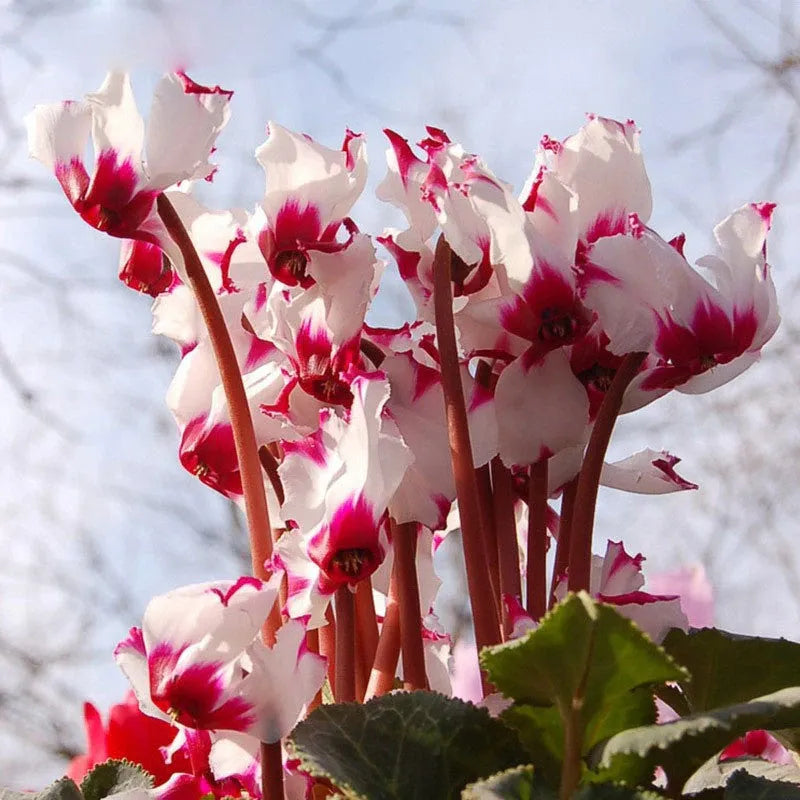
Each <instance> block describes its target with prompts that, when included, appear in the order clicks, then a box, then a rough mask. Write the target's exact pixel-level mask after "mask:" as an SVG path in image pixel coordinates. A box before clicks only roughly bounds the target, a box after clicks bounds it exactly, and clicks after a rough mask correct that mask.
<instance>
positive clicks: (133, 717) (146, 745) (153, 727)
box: [67, 692, 192, 786]
mask: <svg viewBox="0 0 800 800" xmlns="http://www.w3.org/2000/svg"><path fill="white" fill-rule="evenodd" d="M83 716H84V720H85V725H86V740H87V745H88V747H87V750H88V752H87V753H86V754H85V755H81V756H76V757H75V758H74V759H72V762H71V763H70V765H69V769H68V770H67V777H69V778H72V779H73V780H74V781H80V780H82V779H83V777H84V776H85V775H86V773H87V772H89V770H91V769H92V767H94V766H95V765H97V764H102V763H103V762H104V761H106V760H107V759H109V758H126V759H128V761H132V762H133V763H135V764H140V765H141V766H142V767H144V769H146V770H147V771H148V772H149V773H150V774H151V775H152V776H153V778H154V782H155V785H156V786H158V785H160V784H162V783H164V782H165V781H167V780H168V779H169V778H170V776H171V775H173V774H175V773H178V772H191V771H192V769H191V765H190V764H189V758H188V756H187V755H186V752H185V750H179V751H178V752H176V753H175V754H173V755H172V757H171V758H170V760H169V763H168V761H167V759H168V758H169V757H168V756H166V755H165V753H166V748H167V747H168V746H169V745H170V743H171V742H172V740H173V739H174V738H175V735H176V733H177V729H176V728H174V727H173V726H172V725H169V724H168V723H166V722H163V721H162V720H160V719H155V718H153V717H148V716H146V715H145V714H142V712H141V711H140V710H139V704H138V702H137V701H136V696H135V695H134V693H133V692H128V693H127V694H126V695H125V700H124V702H122V703H117V704H116V705H113V706H111V709H110V710H109V713H108V726H107V727H106V726H104V725H103V720H102V717H101V716H100V712H99V711H98V710H97V709H96V708H95V707H94V706H93V705H92V704H91V703H84V706H83Z"/></svg>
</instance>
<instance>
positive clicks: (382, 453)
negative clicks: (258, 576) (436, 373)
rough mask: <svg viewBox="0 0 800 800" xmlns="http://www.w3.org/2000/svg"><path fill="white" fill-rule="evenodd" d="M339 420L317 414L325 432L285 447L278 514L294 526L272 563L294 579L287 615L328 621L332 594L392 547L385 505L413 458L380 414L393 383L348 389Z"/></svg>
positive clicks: (313, 622)
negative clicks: (349, 397) (347, 403)
mask: <svg viewBox="0 0 800 800" xmlns="http://www.w3.org/2000/svg"><path fill="white" fill-rule="evenodd" d="M351 389H352V392H353V402H352V405H351V407H350V409H349V411H348V412H345V413H344V414H342V415H339V414H337V413H335V412H334V411H333V410H332V409H324V410H323V411H322V412H321V413H320V427H319V430H317V431H316V432H315V433H313V434H311V435H310V436H307V437H306V438H305V439H301V440H298V441H296V442H284V450H285V458H284V461H283V463H282V464H281V466H280V468H279V470H278V471H279V474H280V476H281V480H282V481H283V486H284V489H285V492H286V499H285V502H284V504H283V506H282V508H281V517H282V518H283V520H284V521H285V522H287V523H291V524H292V525H294V526H296V527H295V528H294V529H292V530H288V531H287V532H286V533H284V534H283V535H282V536H281V537H280V539H279V540H278V542H277V543H276V545H275V555H274V557H273V559H274V563H275V566H277V567H279V568H281V569H284V570H285V571H286V574H287V577H288V581H289V596H288V600H287V611H288V613H289V615H290V616H291V617H301V618H304V619H306V618H307V619H309V623H308V624H309V625H310V626H311V627H318V626H319V625H322V624H324V612H325V608H326V607H327V605H328V602H329V600H330V597H331V596H332V595H333V593H334V592H335V591H336V589H337V588H339V587H340V586H343V585H345V584H350V585H354V584H355V583H357V582H358V581H360V580H361V579H363V578H365V577H367V576H368V575H370V574H371V573H372V572H374V571H375V569H377V567H378V566H379V565H380V563H381V562H382V561H383V559H384V556H385V555H386V551H387V550H388V546H389V542H388V538H387V533H386V524H387V521H388V520H387V506H388V504H389V502H390V500H391V498H392V496H393V495H394V493H395V491H396V490H397V487H398V486H399V484H400V481H401V480H402V478H403V475H404V474H405V471H406V468H407V467H408V465H409V464H410V463H411V460H412V457H411V454H410V452H409V450H408V447H407V446H406V445H405V443H404V442H403V439H402V438H401V437H400V434H399V432H398V431H397V426H396V425H395V424H394V423H393V422H392V420H391V419H390V418H388V417H386V416H384V415H383V410H384V406H385V405H386V401H387V399H388V396H389V385H388V383H387V382H386V381H385V380H384V379H383V378H382V376H381V375H380V374H379V373H378V374H374V375H362V376H358V377H356V378H355V379H354V380H353V383H352V384H351Z"/></svg>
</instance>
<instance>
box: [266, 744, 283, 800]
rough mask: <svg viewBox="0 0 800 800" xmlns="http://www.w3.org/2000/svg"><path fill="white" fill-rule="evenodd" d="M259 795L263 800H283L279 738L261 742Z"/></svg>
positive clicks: (281, 754) (281, 755)
mask: <svg viewBox="0 0 800 800" xmlns="http://www.w3.org/2000/svg"><path fill="white" fill-rule="evenodd" d="M261 797H262V798H263V800H284V794H283V753H282V752H281V740H280V739H278V741H277V742H261Z"/></svg>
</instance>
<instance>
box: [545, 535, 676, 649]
mask: <svg viewBox="0 0 800 800" xmlns="http://www.w3.org/2000/svg"><path fill="white" fill-rule="evenodd" d="M643 561H644V556H643V555H641V553H640V554H638V555H636V556H631V555H629V554H628V553H626V552H625V548H624V547H623V545H622V542H612V541H609V542H608V544H607V546H606V554H605V556H603V557H601V556H592V573H591V582H590V586H589V591H590V593H591V595H592V596H593V597H596V598H597V599H598V600H600V601H601V602H603V603H609V604H610V605H613V606H614V608H615V609H616V610H617V611H619V613H620V614H622V616H623V617H628V618H629V619H631V620H633V621H634V622H635V623H636V624H637V625H638V626H639V627H640V628H641V629H642V630H643V631H644V632H645V633H646V634H648V635H649V636H650V637H651V638H652V639H653V641H655V642H660V641H661V640H662V639H663V638H664V637H665V636H666V635H667V633H668V631H669V630H670V629H671V628H682V629H683V630H688V628H689V622H688V620H687V619H686V615H685V614H684V613H683V611H682V610H681V603H680V597H678V595H654V594H649V593H647V592H645V591H642V588H643V587H644V584H645V579H644V575H643V574H642V562H643ZM566 593H567V582H566V580H564V579H563V578H562V580H560V581H559V582H558V584H557V585H556V587H555V592H554V594H555V596H556V597H557V598H558V599H561V598H563V597H564V596H565V595H566Z"/></svg>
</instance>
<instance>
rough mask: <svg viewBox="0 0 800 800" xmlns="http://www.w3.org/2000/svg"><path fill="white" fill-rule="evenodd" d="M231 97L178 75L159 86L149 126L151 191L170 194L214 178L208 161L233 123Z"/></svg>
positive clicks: (148, 160)
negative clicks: (168, 190) (180, 184)
mask: <svg viewBox="0 0 800 800" xmlns="http://www.w3.org/2000/svg"><path fill="white" fill-rule="evenodd" d="M231 94H232V92H226V91H224V90H222V89H220V88H219V87H215V88H214V89H207V90H206V87H199V86H198V85H197V84H195V83H194V82H193V81H191V80H189V79H188V78H186V77H185V76H182V75H178V74H171V75H165V76H164V77H163V78H162V79H161V80H160V81H159V82H158V85H157V86H156V90H155V94H154V95H153V104H152V106H151V107H150V118H149V120H148V124H147V143H146V149H147V169H148V172H149V175H150V185H151V186H153V187H154V188H158V189H165V188H166V187H167V186H171V185H172V184H174V183H177V182H178V181H182V180H198V179H202V178H208V177H209V176H210V175H212V174H213V172H214V166H213V165H212V164H210V163H209V161H208V158H209V156H210V155H211V152H212V150H213V148H214V142H215V141H216V139H217V136H218V135H219V133H220V131H221V130H222V128H224V127H225V125H226V123H227V122H228V118H229V117H230V109H229V103H230V99H231Z"/></svg>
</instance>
